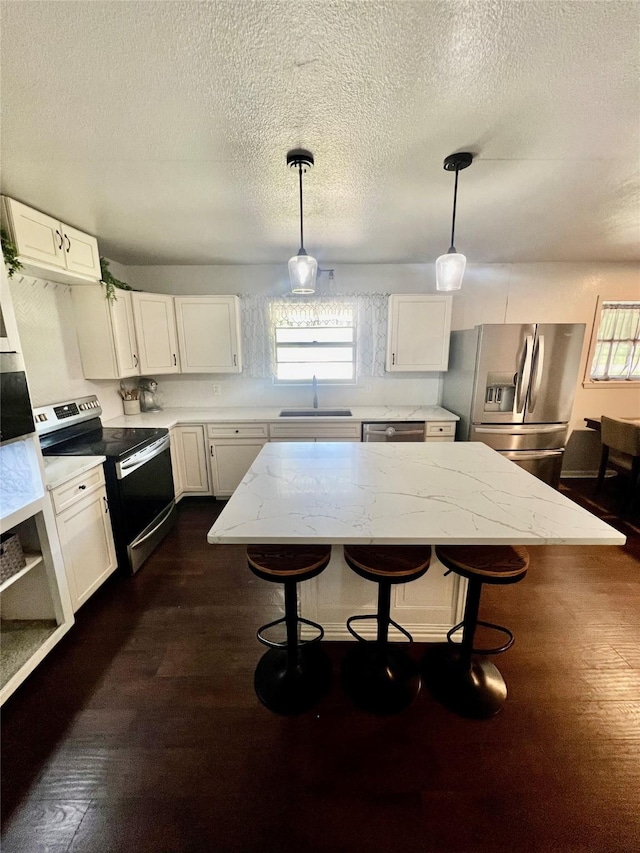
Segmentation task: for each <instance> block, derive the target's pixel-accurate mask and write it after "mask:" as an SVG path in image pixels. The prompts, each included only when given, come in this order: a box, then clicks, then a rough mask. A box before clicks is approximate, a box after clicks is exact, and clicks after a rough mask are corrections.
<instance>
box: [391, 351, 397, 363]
mask: <svg viewBox="0 0 640 853" xmlns="http://www.w3.org/2000/svg"><path fill="white" fill-rule="evenodd" d="M395 363H396V354H395V352H392V353H391V364H395Z"/></svg>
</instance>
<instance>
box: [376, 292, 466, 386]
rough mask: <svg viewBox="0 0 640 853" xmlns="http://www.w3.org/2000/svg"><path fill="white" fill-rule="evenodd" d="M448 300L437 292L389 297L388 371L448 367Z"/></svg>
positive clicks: (444, 368)
mask: <svg viewBox="0 0 640 853" xmlns="http://www.w3.org/2000/svg"><path fill="white" fill-rule="evenodd" d="M451 301H452V300H451V296H444V295H440V294H428V295H423V294H413V293H394V294H393V295H391V296H390V297H389V329H388V335H387V361H386V369H387V370H388V371H427V370H438V371H443V370H447V369H448V365H449V336H450V333H451Z"/></svg>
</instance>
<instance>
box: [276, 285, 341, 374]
mask: <svg viewBox="0 0 640 853" xmlns="http://www.w3.org/2000/svg"><path fill="white" fill-rule="evenodd" d="M273 331H274V338H275V363H276V376H275V378H276V381H277V382H311V381H312V379H313V377H314V376H315V377H316V378H317V379H318V381H320V382H335V383H341V382H344V383H352V382H355V380H356V324H355V310H354V308H353V307H351V306H348V305H344V304H343V305H340V306H336V305H335V304H333V303H325V304H323V303H321V302H316V303H313V304H312V305H311V306H310V305H309V304H307V305H304V306H302V305H299V306H290V310H289V311H287V312H286V313H285V315H284V316H283V315H282V314H280V316H279V317H278V318H277V321H276V324H275V325H274V327H273Z"/></svg>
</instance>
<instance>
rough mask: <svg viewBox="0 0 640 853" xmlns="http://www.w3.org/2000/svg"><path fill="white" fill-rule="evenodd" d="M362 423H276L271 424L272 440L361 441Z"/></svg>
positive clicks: (270, 434)
mask: <svg viewBox="0 0 640 853" xmlns="http://www.w3.org/2000/svg"><path fill="white" fill-rule="evenodd" d="M361 432H362V424H361V423H360V422H359V421H349V422H348V423H345V422H344V421H343V422H341V423H324V424H319V423H311V424H310V423H298V424H294V423H291V422H289V423H280V422H278V423H275V424H271V426H270V429H269V436H270V438H271V441H360V437H361Z"/></svg>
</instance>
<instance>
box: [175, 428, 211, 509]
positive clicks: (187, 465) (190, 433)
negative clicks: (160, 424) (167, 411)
mask: <svg viewBox="0 0 640 853" xmlns="http://www.w3.org/2000/svg"><path fill="white" fill-rule="evenodd" d="M169 436H170V438H171V465H172V467H173V482H174V486H175V497H176V500H179V498H181V497H182V496H183V495H185V494H189V495H191V494H196V495H197V494H205V495H209V494H211V487H210V481H209V470H208V466H207V452H206V445H205V439H204V426H202V425H201V424H194V425H191V426H177V427H173V429H172V430H170V431H169Z"/></svg>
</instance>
